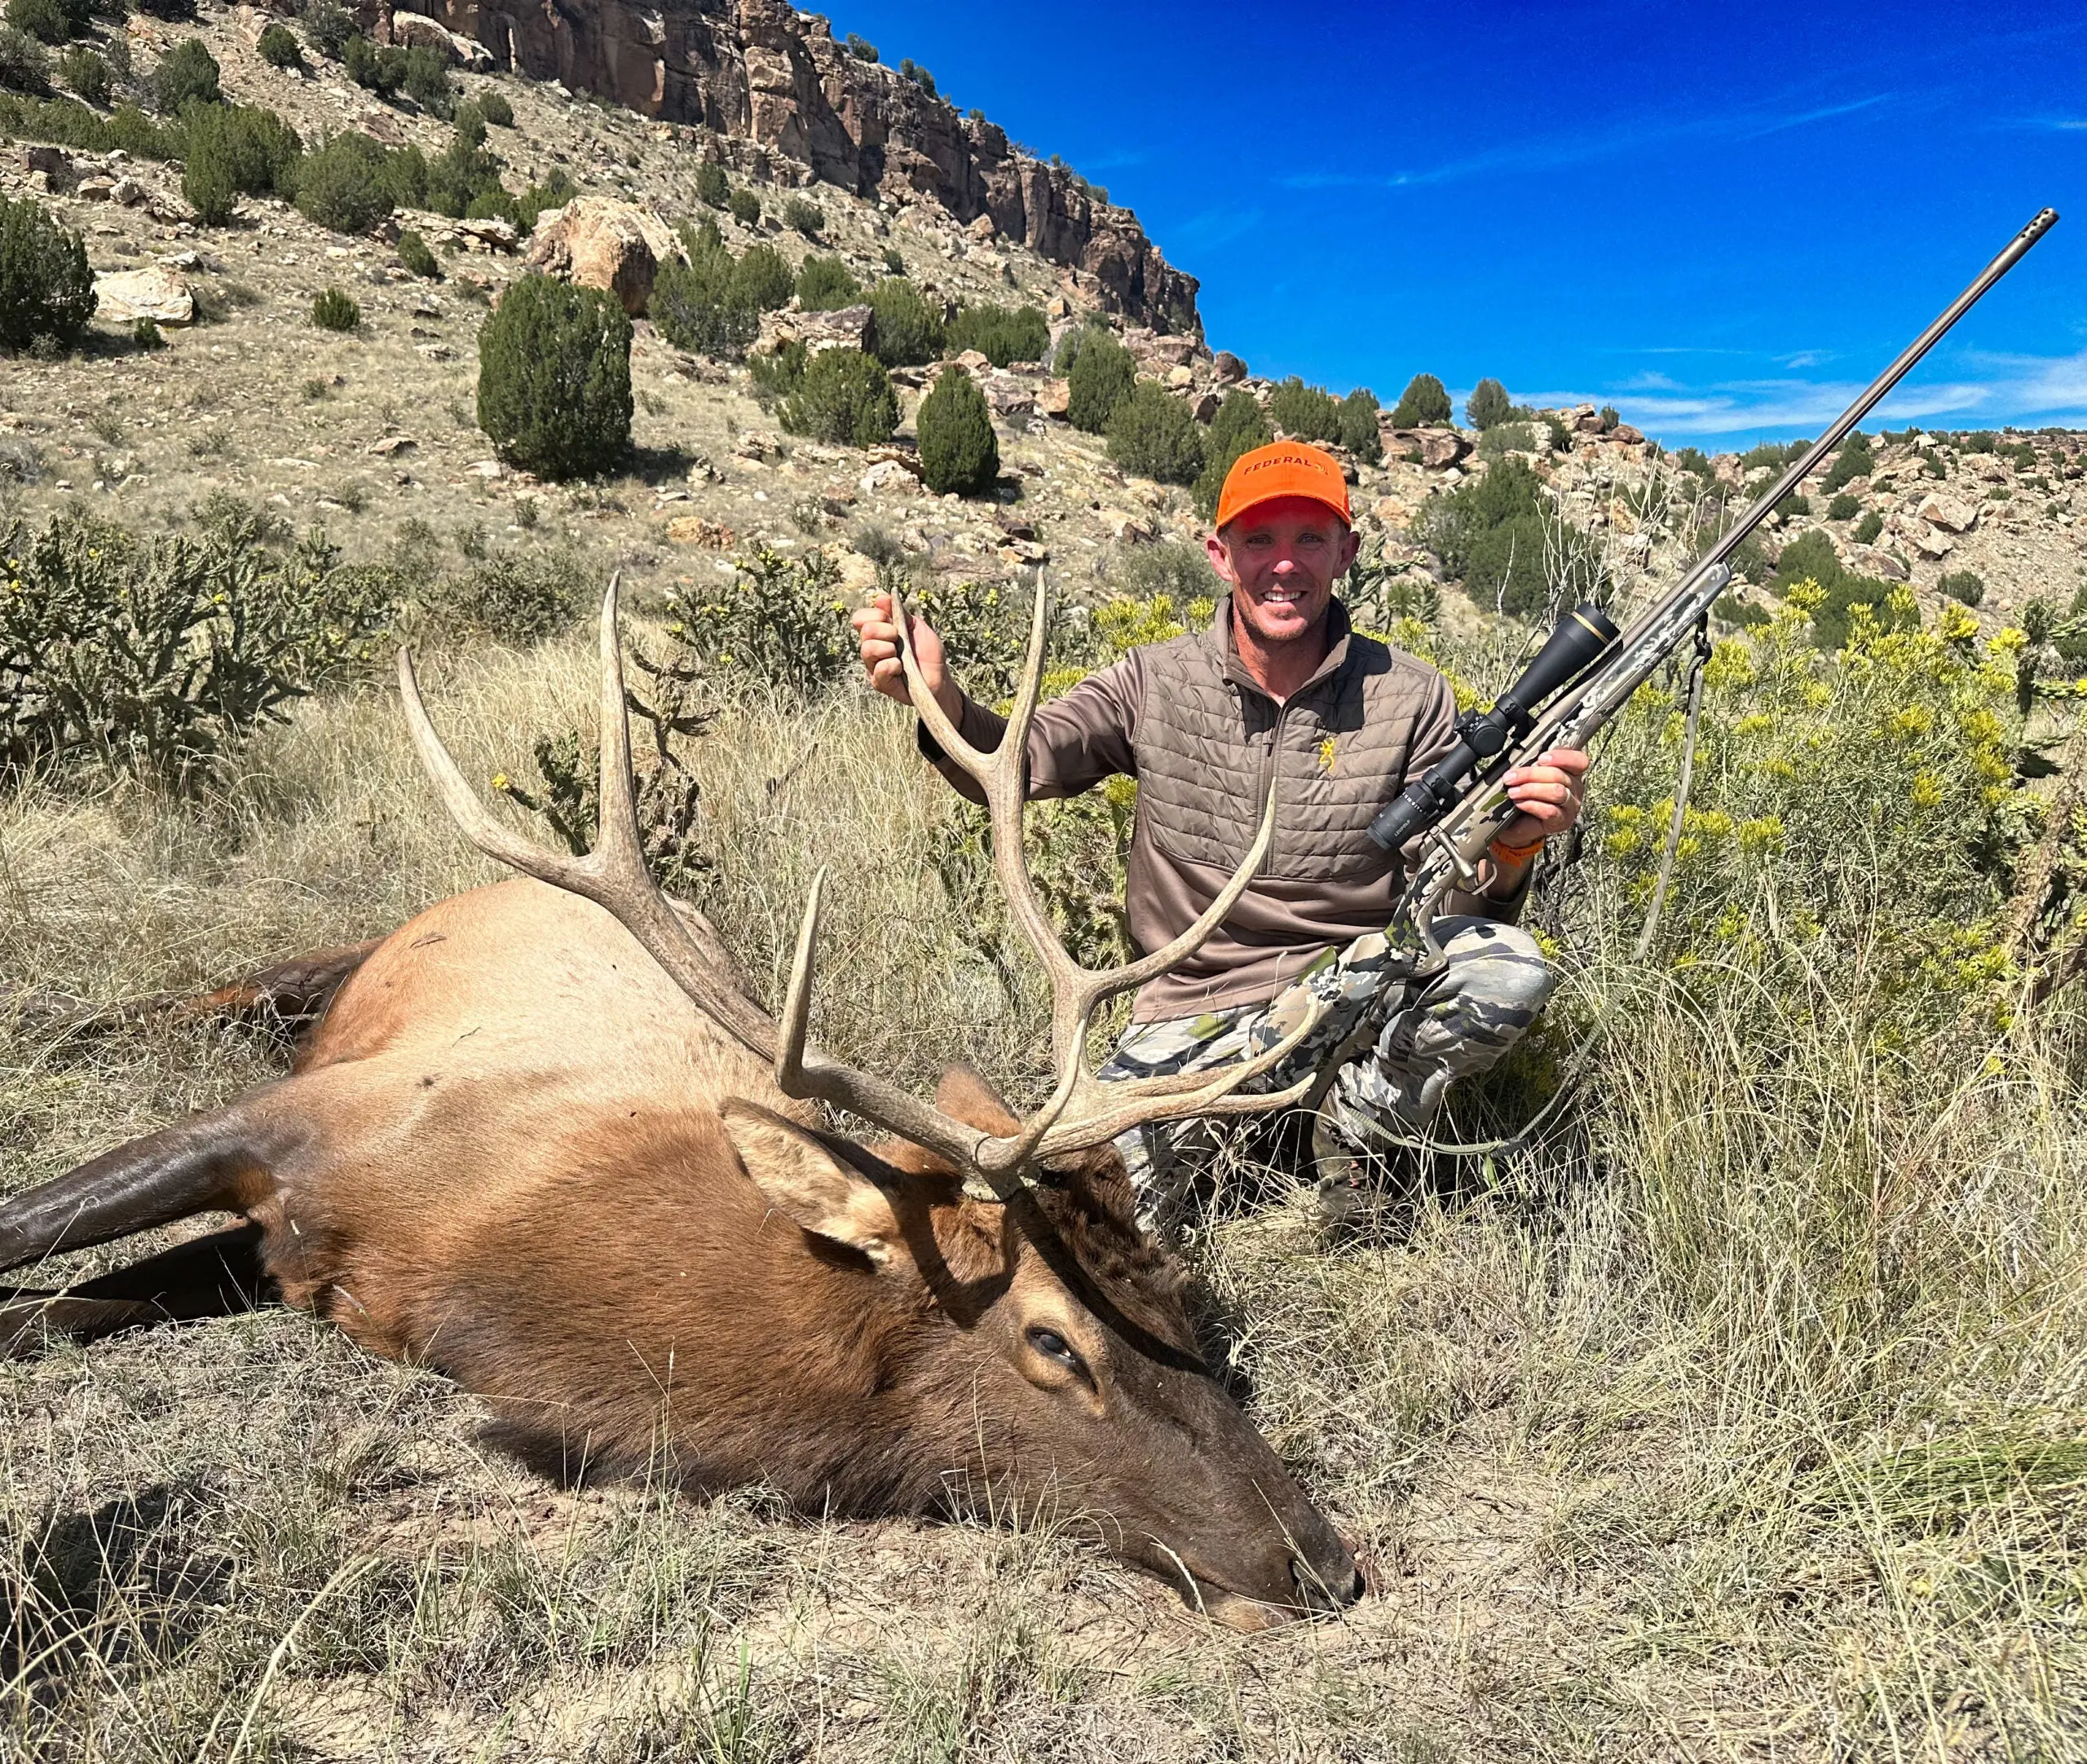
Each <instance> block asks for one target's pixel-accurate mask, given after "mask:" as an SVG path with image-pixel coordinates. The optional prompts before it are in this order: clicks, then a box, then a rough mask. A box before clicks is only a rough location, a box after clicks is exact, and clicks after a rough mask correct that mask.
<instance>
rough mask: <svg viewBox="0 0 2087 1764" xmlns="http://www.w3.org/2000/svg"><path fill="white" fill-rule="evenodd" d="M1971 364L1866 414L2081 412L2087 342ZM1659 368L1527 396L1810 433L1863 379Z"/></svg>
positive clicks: (1656, 418) (1905, 418) (1674, 430)
mask: <svg viewBox="0 0 2087 1764" xmlns="http://www.w3.org/2000/svg"><path fill="white" fill-rule="evenodd" d="M1971 365H1972V366H1974V368H1982V369H1987V370H1989V371H1988V372H1986V373H1983V376H1982V377H1979V378H1976V379H1958V380H1951V381H1937V382H1935V383H1932V384H1928V385H1921V386H1904V387H1901V388H1900V389H1899V390H1898V391H1896V392H1895V393H1893V394H1892V395H1891V397H1889V398H1887V399H1885V401H1884V403H1883V404H1882V405H1880V406H1879V407H1878V408H1877V412H1876V414H1875V416H1874V417H1873V418H1872V419H1870V420H1872V421H1877V422H1883V423H1887V424H1899V425H1906V424H1914V423H1926V422H1932V421H1938V420H1942V419H1948V420H1949V421H1952V423H1954V424H1957V425H1959V426H1961V425H1962V424H1965V423H1975V424H1993V425H1998V424H2004V423H2010V422H2023V421H2031V420H2034V421H2040V422H2052V421H2061V420H2069V421H2080V420H2082V419H2083V418H2087V350H2083V351H2080V353H2078V354H2077V355H2063V356H2036V355H2014V356H1997V357H1980V358H1977V359H1975V360H1974V362H1973V363H1972V364H1971ZM1652 378H1663V377H1660V376H1645V375H1639V376H1636V377H1634V378H1633V379H1632V380H1630V381H1625V382H1621V383H1618V384H1615V385H1612V386H1608V387H1606V388H1604V389H1599V390H1590V389H1587V388H1584V387H1582V388H1578V389H1573V390H1558V391H1550V392H1538V393H1533V394H1529V395H1527V401H1528V402H1529V403H1531V404H1537V405H1539V406H1542V407H1546V408H1559V407H1561V406H1569V405H1573V404H1613V405H1615V406H1616V408H1617V409H1618V410H1620V411H1621V412H1622V413H1623V416H1624V417H1625V418H1626V421H1630V422H1632V423H1635V425H1636V426H1638V427H1639V428H1640V429H1643V430H1646V431H1647V432H1648V434H1655V435H1659V436H1661V437H1665V438H1672V439H1679V438H1685V437H1689V436H1698V435H1741V434H1773V433H1778V432H1780V433H1791V432H1805V431H1809V432H1811V433H1813V434H1816V433H1817V432H1818V431H1819V430H1820V429H1822V428H1824V426H1826V425H1827V424H1828V423H1829V422H1831V421H1833V418H1834V417H1838V416H1839V415H1840V413H1841V412H1842V411H1843V410H1845V409H1847V407H1848V406H1849V405H1850V404H1852V403H1854V402H1855V397H1856V395H1858V394H1859V393H1860V391H1861V390H1862V387H1863V382H1861V381H1837V380H1827V381H1811V380H1796V379H1789V380H1780V379H1777V380H1768V379H1763V380H1732V381H1719V382H1716V383H1714V384H1711V385H1708V386H1695V387H1689V386H1679V385H1677V384H1675V383H1674V381H1666V384H1665V385H1664V386H1652V385H1649V384H1648V380H1649V379H1652Z"/></svg>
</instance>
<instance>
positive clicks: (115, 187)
mask: <svg viewBox="0 0 2087 1764" xmlns="http://www.w3.org/2000/svg"><path fill="white" fill-rule="evenodd" d="M108 199H109V201H112V202H114V203H117V204H119V205H121V206H122V207H124V208H135V207H136V206H137V205H139V203H140V202H142V201H144V200H145V187H144V185H143V184H142V183H139V182H138V180H137V179H135V178H118V179H117V180H116V182H115V183H112V184H111V185H110V186H109V187H108Z"/></svg>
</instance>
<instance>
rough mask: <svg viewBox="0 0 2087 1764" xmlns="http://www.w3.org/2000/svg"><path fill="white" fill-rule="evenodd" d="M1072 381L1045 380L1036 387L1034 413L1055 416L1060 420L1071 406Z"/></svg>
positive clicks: (1062, 419)
mask: <svg viewBox="0 0 2087 1764" xmlns="http://www.w3.org/2000/svg"><path fill="white" fill-rule="evenodd" d="M1072 403H1073V383H1072V381H1070V380H1046V381H1044V383H1043V385H1041V386H1039V387H1037V389H1036V414H1037V415H1038V416H1039V417H1057V419H1058V420H1059V421H1061V422H1062V421H1064V420H1065V416H1066V412H1067V411H1069V410H1070V409H1071V408H1072Z"/></svg>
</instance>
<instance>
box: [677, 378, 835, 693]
mask: <svg viewBox="0 0 2087 1764" xmlns="http://www.w3.org/2000/svg"><path fill="white" fill-rule="evenodd" d="M835 353H836V351H832V350H829V351H827V354H828V355H832V354H835ZM732 561H733V566H734V575H733V578H732V581H731V584H730V586H728V587H726V588H721V589H720V588H713V587H708V586H704V587H700V588H674V589H668V593H667V615H668V634H669V636H670V637H673V639H674V640H675V641H677V642H679V643H681V644H683V645H685V646H686V647H687V649H688V650H689V651H690V652H691V656H692V658H693V659H694V661H695V665H696V666H697V667H698V668H699V669H701V670H702V672H703V673H705V674H706V675H708V677H710V678H711V679H712V680H713V682H715V683H716V684H717V686H720V687H721V688H723V689H725V690H748V689H766V690H770V691H776V692H780V693H782V694H783V695H785V696H786V697H788V698H792V699H798V700H801V701H808V700H810V699H814V698H817V697H818V696H820V695H823V694H824V693H826V692H828V691H831V690H832V689H833V688H834V687H836V686H838V685H840V684H841V681H843V680H845V678H846V677H848V674H849V670H850V668H851V665H852V664H854V659H855V649H854V642H852V635H853V633H850V632H849V628H848V621H847V618H846V613H847V611H848V606H847V602H845V600H843V599H842V598H841V593H840V584H839V570H838V567H837V566H836V565H835V563H834V562H832V559H831V558H828V557H827V555H826V554H825V553H823V552H821V551H812V552H810V553H807V554H806V555H805V557H803V558H786V557H783V556H782V555H781V554H779V553H777V552H774V551H771V550H770V549H768V548H767V547H766V546H765V545H764V546H762V547H761V549H759V550H758V551H757V552H755V553H753V555H752V556H751V557H739V558H734V559H733V560H732Z"/></svg>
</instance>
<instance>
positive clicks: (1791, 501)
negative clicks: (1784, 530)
mask: <svg viewBox="0 0 2087 1764" xmlns="http://www.w3.org/2000/svg"><path fill="white" fill-rule="evenodd" d="M1776 510H1777V512H1778V513H1780V514H1781V515H1782V517H1783V518H1784V519H1785V520H1786V521H1791V520H1795V519H1796V518H1798V516H1800V515H1804V514H1811V497H1809V496H1807V495H1806V494H1805V493H1804V492H1802V490H1793V491H1792V492H1790V493H1789V495H1788V496H1785V497H1784V498H1783V500H1782V501H1780V502H1778V503H1777V504H1776Z"/></svg>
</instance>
